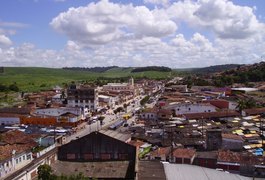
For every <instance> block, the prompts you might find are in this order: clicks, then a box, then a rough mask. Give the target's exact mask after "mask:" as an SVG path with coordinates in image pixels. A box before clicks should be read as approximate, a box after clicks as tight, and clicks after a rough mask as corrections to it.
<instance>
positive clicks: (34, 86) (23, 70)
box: [0, 67, 172, 91]
mask: <svg viewBox="0 0 265 180" xmlns="http://www.w3.org/2000/svg"><path fill="white" fill-rule="evenodd" d="M132 69H133V68H120V67H114V68H111V69H108V70H107V71H105V72H102V73H99V72H91V71H82V70H80V71H78V70H69V69H55V68H40V67H5V68H4V73H2V74H0V84H3V85H6V86H9V85H10V84H14V83H15V84H16V85H17V86H18V87H19V89H20V90H22V91H39V90H45V89H50V88H51V87H53V86H55V85H59V86H64V85H65V84H66V83H70V82H71V81H75V82H77V81H79V82H96V81H98V80H99V79H100V80H102V79H103V80H105V79H106V81H103V82H102V83H107V82H108V81H112V79H113V80H114V81H116V82H117V81H118V80H119V78H126V77H127V78H129V77H134V78H136V79H137V78H143V77H145V78H150V79H164V78H168V77H169V76H171V75H172V73H171V72H155V71H146V72H139V73H131V71H132Z"/></svg>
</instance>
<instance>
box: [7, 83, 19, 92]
mask: <svg viewBox="0 0 265 180" xmlns="http://www.w3.org/2000/svg"><path fill="white" fill-rule="evenodd" d="M9 90H10V91H15V92H18V91H19V88H18V87H17V85H16V84H15V83H14V84H11V85H10V86H9Z"/></svg>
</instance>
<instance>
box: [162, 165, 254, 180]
mask: <svg viewBox="0 0 265 180" xmlns="http://www.w3.org/2000/svg"><path fill="white" fill-rule="evenodd" d="M164 169H165V173H166V178H167V179H168V180H176V179H185V180H194V179H200V180H209V179H214V180H224V179H225V180H250V179H252V178H249V177H244V176H240V175H238V174H230V173H225V172H221V171H217V170H215V169H209V168H203V167H200V166H193V165H188V164H170V163H165V164H164Z"/></svg>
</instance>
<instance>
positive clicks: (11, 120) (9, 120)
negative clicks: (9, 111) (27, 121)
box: [0, 117, 20, 125]
mask: <svg viewBox="0 0 265 180" xmlns="http://www.w3.org/2000/svg"><path fill="white" fill-rule="evenodd" d="M2 124H4V125H13V124H20V119H19V117H0V125H2Z"/></svg>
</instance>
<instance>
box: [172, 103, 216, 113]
mask: <svg viewBox="0 0 265 180" xmlns="http://www.w3.org/2000/svg"><path fill="white" fill-rule="evenodd" d="M169 107H170V109H174V110H175V112H176V115H181V114H190V113H203V112H216V108H215V107H214V106H212V105H210V104H174V105H169Z"/></svg>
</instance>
